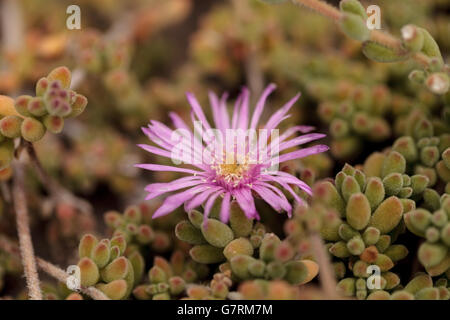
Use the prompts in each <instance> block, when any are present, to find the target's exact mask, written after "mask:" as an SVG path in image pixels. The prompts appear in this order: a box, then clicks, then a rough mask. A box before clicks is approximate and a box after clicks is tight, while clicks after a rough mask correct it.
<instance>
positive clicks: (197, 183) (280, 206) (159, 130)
mask: <svg viewBox="0 0 450 320" xmlns="http://www.w3.org/2000/svg"><path fill="white" fill-rule="evenodd" d="M274 89H275V85H273V84H271V85H269V86H268V87H267V88H266V89H265V90H264V92H263V93H262V95H261V97H260V98H259V101H258V102H257V104H256V106H255V109H254V111H253V114H252V115H251V118H250V116H249V92H248V90H247V89H245V88H244V89H243V90H242V93H241V94H240V95H239V97H238V99H237V101H236V104H235V106H234V112H233V114H232V117H231V119H230V117H229V115H228V112H227V107H226V99H227V95H226V94H225V95H223V96H222V97H221V98H220V99H219V98H218V97H217V96H216V95H215V94H213V93H210V96H209V98H210V103H211V109H212V115H213V120H214V124H215V130H213V128H212V127H211V125H210V124H209V122H208V120H207V119H206V116H205V114H204V113H203V110H202V108H201V106H200V105H199V103H198V101H197V99H196V98H195V97H194V95H193V94H191V93H187V99H188V101H189V103H190V105H191V107H192V112H191V118H192V122H193V124H194V128H195V130H194V132H192V130H191V129H190V128H189V127H188V125H187V124H186V123H185V122H184V121H183V120H182V119H181V118H180V117H179V116H178V115H177V114H175V113H170V118H171V119H172V121H173V124H174V126H175V127H176V128H177V130H172V129H170V128H169V127H167V126H166V125H164V124H163V123H161V122H158V121H153V120H152V121H150V124H149V125H148V127H147V128H142V130H143V132H144V133H145V134H146V135H147V136H148V138H149V139H150V140H151V141H153V142H154V143H155V144H156V145H157V146H151V145H139V146H140V147H141V148H143V149H144V150H146V151H148V152H151V153H153V154H156V155H160V156H163V157H167V158H171V159H172V161H174V162H175V163H177V164H178V166H177V165H174V166H166V165H158V164H137V165H136V166H137V167H139V168H142V169H147V170H151V171H175V172H182V173H186V174H188V175H187V176H185V177H182V178H179V179H177V180H174V181H172V182H168V183H152V184H149V185H148V186H147V187H146V191H148V193H149V194H148V196H147V198H146V200H149V199H153V198H156V197H158V196H161V195H163V194H166V193H173V194H171V195H169V196H168V197H166V199H165V200H164V202H163V204H162V205H161V206H160V207H159V208H158V209H157V210H156V211H155V213H154V214H153V217H154V218H156V217H160V216H163V215H166V214H169V213H170V212H172V211H173V210H175V209H176V208H178V207H179V206H181V205H182V204H184V207H185V210H186V211H190V210H192V209H194V208H196V207H198V206H200V205H202V204H204V215H205V217H207V216H208V214H209V212H210V211H211V208H212V206H213V204H214V202H215V201H216V199H218V198H221V199H222V202H221V210H220V219H221V220H222V221H223V222H227V221H228V219H229V211H230V203H231V201H232V200H236V201H237V203H238V204H239V206H240V207H241V208H242V210H243V211H244V213H245V214H246V216H247V217H249V218H256V219H259V214H258V212H257V211H256V207H255V202H254V197H253V195H254V194H257V195H258V196H259V197H260V198H261V199H263V200H264V201H266V202H267V203H268V204H269V205H270V206H271V207H273V209H275V210H276V211H277V212H283V211H285V212H287V214H288V215H289V216H290V215H291V213H292V204H291V203H290V202H289V201H288V200H287V198H286V197H285V195H284V194H283V192H282V191H281V190H280V188H283V189H285V190H287V192H289V193H290V194H291V195H292V196H293V198H294V199H295V201H297V202H299V203H303V200H302V199H301V198H300V197H299V196H298V195H297V194H296V193H295V192H294V190H293V189H292V187H291V186H298V187H299V188H300V189H302V190H304V191H305V192H306V193H308V194H311V193H312V191H311V188H310V187H309V186H308V185H307V184H306V183H304V182H303V181H301V180H300V179H298V178H297V177H295V176H293V175H291V174H288V173H286V172H282V171H279V170H277V169H275V170H273V167H274V166H278V165H279V164H280V163H282V162H285V161H288V160H293V159H299V158H303V157H306V156H309V155H312V154H316V153H320V152H324V151H327V150H328V149H329V148H328V146H326V145H315V146H312V147H308V148H304V149H298V150H296V151H291V152H284V153H283V151H285V150H287V149H291V148H292V147H296V146H299V145H302V144H305V143H308V142H311V141H314V140H317V139H321V138H323V137H325V135H324V134H320V133H309V132H311V131H312V130H313V129H314V128H313V127H310V126H294V127H291V128H289V129H288V130H286V131H285V132H284V133H283V134H281V135H278V130H277V129H276V128H277V127H278V125H279V124H280V123H281V122H282V121H283V120H284V119H286V118H287V117H289V116H288V115H287V113H288V111H289V110H290V108H291V107H292V106H293V105H294V103H295V102H296V101H297V99H298V98H299V97H300V94H297V95H296V96H295V97H294V98H292V99H291V100H289V101H288V102H287V103H286V104H285V105H284V106H283V107H281V108H280V109H279V110H278V111H276V112H275V113H274V114H273V115H272V116H271V117H270V118H269V120H268V121H267V122H266V123H265V125H264V126H261V127H259V129H258V132H259V133H260V134H259V136H258V138H257V139H256V143H255V144H252V143H250V142H251V141H253V142H254V141H255V139H251V138H250V136H251V135H244V136H243V137H244V139H243V140H239V137H242V136H239V134H236V137H237V139H238V141H236V140H235V138H232V139H233V140H231V139H230V140H228V137H232V135H228V134H229V133H234V132H238V131H239V129H241V134H242V132H246V133H251V132H254V133H255V132H256V129H257V128H258V124H259V120H260V116H261V114H262V112H263V109H264V104H265V102H266V99H267V97H268V96H269V94H270V93H271V92H272V91H273V90H274ZM298 132H300V133H307V134H304V135H300V136H295V137H293V136H294V135H295V134H296V133H298ZM225 136H226V137H227V139H224V137H225ZM230 142H231V143H230ZM191 144H192V145H193V146H194V148H192V145H191ZM255 146H256V148H255ZM238 150H239V151H238ZM181 151H185V152H184V154H183V152H181ZM278 152H279V153H280V154H278ZM230 154H231V156H230ZM186 159H189V160H191V161H186ZM230 159H231V160H232V161H229V160H230ZM238 159H239V160H238ZM183 161H184V162H189V166H190V168H185V167H181V166H180V162H183Z"/></svg>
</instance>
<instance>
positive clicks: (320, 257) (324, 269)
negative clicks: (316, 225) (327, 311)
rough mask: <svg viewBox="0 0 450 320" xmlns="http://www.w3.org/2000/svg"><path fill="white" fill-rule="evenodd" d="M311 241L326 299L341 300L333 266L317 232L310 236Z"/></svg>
mask: <svg viewBox="0 0 450 320" xmlns="http://www.w3.org/2000/svg"><path fill="white" fill-rule="evenodd" d="M310 241H311V246H312V250H313V252H314V256H315V258H316V261H317V264H318V265H319V279H320V284H321V286H322V289H323V292H324V294H325V297H326V298H327V299H329V300H336V299H339V295H338V294H337V292H336V278H335V276H334V270H333V267H332V266H331V262H330V258H329V256H328V254H327V252H326V249H325V245H324V244H323V240H322V238H321V237H320V235H319V234H318V233H316V232H314V233H312V234H311V235H310Z"/></svg>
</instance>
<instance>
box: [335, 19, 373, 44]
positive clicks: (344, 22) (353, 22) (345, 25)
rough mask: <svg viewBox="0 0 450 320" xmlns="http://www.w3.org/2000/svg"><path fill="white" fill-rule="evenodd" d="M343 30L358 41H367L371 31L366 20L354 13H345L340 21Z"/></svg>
mask: <svg viewBox="0 0 450 320" xmlns="http://www.w3.org/2000/svg"><path fill="white" fill-rule="evenodd" d="M339 24H340V26H341V30H342V31H343V32H344V33H345V34H346V35H347V36H348V37H350V38H352V39H354V40H357V41H365V40H368V39H369V37H370V31H369V29H368V28H367V26H366V23H365V22H364V20H363V19H362V18H361V17H360V16H359V15H356V14H353V13H348V12H346V13H343V14H342V16H341V19H340V21H339Z"/></svg>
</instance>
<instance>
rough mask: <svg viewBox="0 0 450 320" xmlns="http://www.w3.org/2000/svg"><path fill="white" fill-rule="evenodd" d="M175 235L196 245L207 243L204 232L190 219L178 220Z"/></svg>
mask: <svg viewBox="0 0 450 320" xmlns="http://www.w3.org/2000/svg"><path fill="white" fill-rule="evenodd" d="M175 235H176V236H177V238H178V239H180V240H181V241H184V242H187V243H189V244H193V245H196V244H204V243H206V240H205V238H204V237H203V234H202V232H201V231H200V230H199V229H197V228H196V227H195V226H194V225H193V224H192V223H190V222H189V221H188V220H183V221H180V222H178V224H177V225H176V226H175Z"/></svg>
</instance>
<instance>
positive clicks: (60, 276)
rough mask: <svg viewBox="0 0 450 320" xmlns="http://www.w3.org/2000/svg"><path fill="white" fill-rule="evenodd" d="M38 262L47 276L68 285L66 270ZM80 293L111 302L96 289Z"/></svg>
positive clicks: (88, 289)
mask: <svg viewBox="0 0 450 320" xmlns="http://www.w3.org/2000/svg"><path fill="white" fill-rule="evenodd" d="M36 260H37V263H38V266H39V268H40V269H41V270H42V271H44V272H46V273H47V274H49V275H50V276H52V277H53V278H55V279H56V280H58V281H60V282H62V283H66V281H67V278H68V277H69V275H68V274H67V273H66V272H64V270H62V269H60V268H58V267H57V266H55V265H54V264H51V263H50V262H47V261H45V260H44V259H41V258H37V259H36ZM80 291H81V292H82V293H84V294H86V295H88V296H90V297H91V298H92V299H94V300H111V299H109V298H108V297H107V296H106V295H105V294H104V293H103V292H101V291H100V290H98V289H97V288H95V287H86V288H81V290H80Z"/></svg>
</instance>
